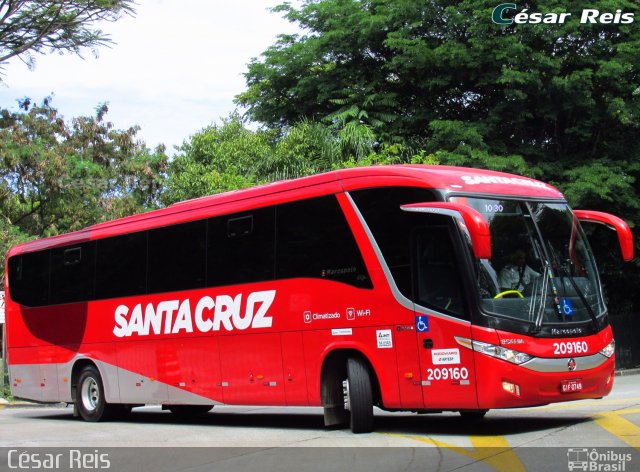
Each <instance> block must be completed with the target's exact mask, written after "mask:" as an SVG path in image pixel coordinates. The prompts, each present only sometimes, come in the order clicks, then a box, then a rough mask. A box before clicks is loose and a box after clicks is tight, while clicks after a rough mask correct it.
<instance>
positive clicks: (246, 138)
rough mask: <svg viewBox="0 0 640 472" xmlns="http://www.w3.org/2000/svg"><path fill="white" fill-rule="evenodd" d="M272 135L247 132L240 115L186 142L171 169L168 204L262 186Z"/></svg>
mask: <svg viewBox="0 0 640 472" xmlns="http://www.w3.org/2000/svg"><path fill="white" fill-rule="evenodd" d="M272 146H273V144H272V136H271V134H269V133H264V132H260V131H258V132H254V131H251V130H249V129H247V128H246V127H245V126H244V124H243V123H242V120H241V119H240V117H239V116H238V115H237V114H232V115H231V116H230V117H229V118H228V119H226V120H223V122H222V124H221V125H212V126H209V127H207V128H205V129H203V130H201V131H199V132H198V133H196V134H194V135H193V136H192V137H191V138H190V139H189V140H188V141H185V142H184V144H183V145H182V146H181V148H180V152H179V153H178V154H177V155H176V156H175V157H174V158H173V160H172V162H171V163H170V165H169V171H168V175H169V179H168V182H167V188H166V191H165V192H164V194H163V195H162V201H163V203H164V204H171V203H174V202H178V201H182V200H188V199H191V198H197V197H201V196H204V195H211V194H214V193H220V192H225V191H229V190H236V189H238V188H243V187H248V186H251V185H255V184H257V183H259V182H260V179H259V177H258V176H259V172H258V170H259V168H260V166H262V165H263V163H264V162H265V161H267V160H268V159H269V156H270V154H271V152H272Z"/></svg>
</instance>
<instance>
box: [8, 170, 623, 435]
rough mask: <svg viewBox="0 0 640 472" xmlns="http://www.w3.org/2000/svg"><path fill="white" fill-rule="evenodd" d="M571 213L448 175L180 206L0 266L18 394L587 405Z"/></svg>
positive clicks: (348, 417)
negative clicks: (3, 271) (575, 402)
mask: <svg viewBox="0 0 640 472" xmlns="http://www.w3.org/2000/svg"><path fill="white" fill-rule="evenodd" d="M579 220H588V221H593V222H598V223H602V224H606V225H608V226H610V227H612V228H614V229H615V230H616V231H617V233H618V239H619V242H620V247H621V252H622V256H623V258H624V259H625V260H630V259H632V258H633V243H632V237H631V232H630V230H629V227H628V226H627V225H626V224H625V223H624V221H622V220H621V219H619V218H617V217H614V216H611V215H608V214H605V213H600V212H590V211H578V210H575V211H572V210H571V209H570V208H569V207H568V205H567V203H566V201H565V199H564V198H563V196H562V194H561V193H560V192H559V191H558V190H556V189H555V188H553V187H551V186H549V185H547V184H545V183H543V182H539V181H536V180H532V179H529V178H525V177H518V176H514V175H510V174H504V173H498V172H492V171H485V170H478V169H470V168H456V167H444V166H418V165H407V166H378V167H370V168H356V169H348V170H339V171H335V172H329V173H325V174H320V175H315V176H312V177H306V178H301V179H296V180H289V181H283V182H277V183H273V184H269V185H264V186H260V187H255V188H250V189H246V190H239V191H234V192H229V193H225V194H220V195H213V196H209V197H204V198H200V199H195V200H190V201H186V202H182V203H178V204H175V205H173V206H170V207H168V208H164V209H161V210H157V211H152V212H149V213H144V214H140V215H135V216H131V217H128V218H123V219H120V220H116V221H111V222H107V223H102V224H98V225H95V226H91V227H88V228H86V229H84V230H81V231H78V232H74V233H70V234H66V235H62V236H57V237H53V238H47V239H43V240H38V241H32V242H28V243H25V244H21V245H18V246H16V247H14V248H12V249H11V251H10V252H9V255H8V267H7V271H6V274H7V278H6V282H5V284H6V285H5V286H6V290H7V294H6V298H7V300H6V318H7V319H6V323H7V346H8V364H9V376H10V383H11V388H12V393H13V395H15V396H16V397H19V398H24V399H29V400H35V401H38V402H68V403H74V404H75V412H76V413H77V414H78V415H79V416H80V417H82V418H83V419H84V420H87V421H99V420H103V419H106V418H109V417H112V416H113V415H115V414H119V413H123V412H126V411H128V410H130V408H132V407H134V406H140V405H144V404H156V405H162V406H163V408H166V409H169V410H171V411H172V412H175V413H181V414H185V413H189V414H194V413H201V412H206V411H209V410H210V409H211V408H212V406H214V405H218V404H226V405H297V406H323V407H324V420H325V424H326V425H340V424H349V425H350V427H351V429H352V430H353V431H354V432H366V431H371V430H372V429H373V421H374V410H373V407H374V406H377V407H379V408H381V409H385V410H390V411H400V410H407V411H416V412H439V411H459V412H460V413H461V415H462V416H465V417H475V418H481V417H482V416H483V415H484V414H485V413H486V412H487V410H489V409H493V408H512V407H525V406H535V405H544V404H548V403H552V402H562V401H569V400H577V399H585V398H600V397H603V396H605V395H607V394H608V393H609V392H610V390H611V388H612V385H613V380H614V340H613V337H612V332H611V327H610V325H609V319H608V314H607V309H606V307H605V303H604V300H603V295H602V287H601V284H600V281H599V278H598V273H597V271H596V265H595V261H594V257H593V255H592V252H591V250H590V248H589V245H588V242H587V240H586V238H585V235H584V233H583V230H582V228H581V225H580V223H579Z"/></svg>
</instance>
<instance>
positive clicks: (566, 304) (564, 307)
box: [562, 298, 573, 316]
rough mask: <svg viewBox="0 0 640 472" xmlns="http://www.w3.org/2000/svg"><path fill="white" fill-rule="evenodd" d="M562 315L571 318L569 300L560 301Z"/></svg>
mask: <svg viewBox="0 0 640 472" xmlns="http://www.w3.org/2000/svg"><path fill="white" fill-rule="evenodd" d="M562 313H564V316H573V302H572V301H571V299H570V298H563V299H562Z"/></svg>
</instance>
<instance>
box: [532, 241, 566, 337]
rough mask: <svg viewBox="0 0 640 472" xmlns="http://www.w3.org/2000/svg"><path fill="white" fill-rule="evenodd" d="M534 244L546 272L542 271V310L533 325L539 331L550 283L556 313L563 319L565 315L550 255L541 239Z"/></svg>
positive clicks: (534, 329)
mask: <svg viewBox="0 0 640 472" xmlns="http://www.w3.org/2000/svg"><path fill="white" fill-rule="evenodd" d="M533 244H535V246H536V251H537V252H538V254H539V256H540V258H541V259H542V261H543V264H544V272H543V273H542V292H541V294H540V296H541V297H542V300H541V303H540V311H538V315H537V316H536V320H535V323H534V325H533V332H534V333H539V332H540V330H541V329H542V321H543V319H544V312H545V309H546V307H547V291H548V289H549V283H551V291H552V293H553V301H554V304H555V309H556V313H557V315H558V316H559V317H560V319H563V315H562V307H561V306H560V297H559V296H558V289H557V288H556V284H555V282H554V280H553V270H552V268H551V263H550V262H549V258H548V255H547V253H546V251H543V250H542V247H541V246H540V242H539V241H537V240H534V241H533Z"/></svg>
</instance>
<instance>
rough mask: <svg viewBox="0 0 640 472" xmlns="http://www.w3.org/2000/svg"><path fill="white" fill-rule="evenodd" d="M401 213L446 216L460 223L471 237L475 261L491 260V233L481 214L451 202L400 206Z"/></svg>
mask: <svg viewBox="0 0 640 472" xmlns="http://www.w3.org/2000/svg"><path fill="white" fill-rule="evenodd" d="M400 209H401V210H403V211H411V212H416V213H430V214H434V215H447V216H451V217H453V218H456V219H457V220H458V221H462V222H463V223H464V225H465V226H466V228H467V231H469V234H470V235H471V244H472V245H473V253H474V254H475V256H476V259H491V232H490V231H489V224H488V223H487V220H485V219H484V217H483V216H482V214H481V213H480V212H479V211H477V210H474V209H473V208H471V207H469V206H466V205H461V204H459V203H451V202H426V203H411V204H408V205H401V206H400Z"/></svg>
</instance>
